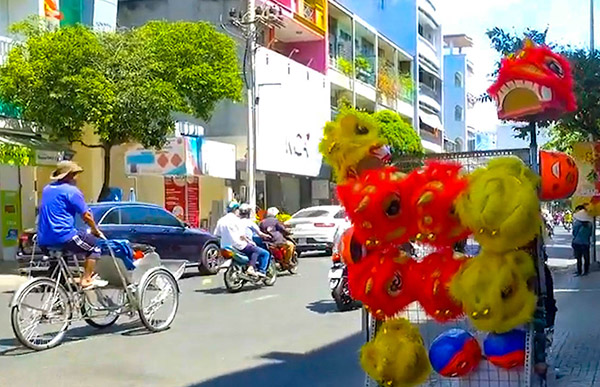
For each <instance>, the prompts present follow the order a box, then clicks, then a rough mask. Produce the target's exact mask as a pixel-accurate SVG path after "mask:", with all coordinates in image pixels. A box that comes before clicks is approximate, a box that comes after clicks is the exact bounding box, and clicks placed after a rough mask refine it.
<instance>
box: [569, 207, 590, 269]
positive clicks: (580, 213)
mask: <svg viewBox="0 0 600 387" xmlns="http://www.w3.org/2000/svg"><path fill="white" fill-rule="evenodd" d="M592 222H593V219H592V217H591V216H590V214H588V212H587V209H586V206H585V205H580V206H577V207H576V208H575V213H574V214H573V243H572V246H573V255H575V258H576V259H577V273H576V275H577V276H581V275H587V274H588V273H589V271H590V240H591V237H592V229H593V227H592Z"/></svg>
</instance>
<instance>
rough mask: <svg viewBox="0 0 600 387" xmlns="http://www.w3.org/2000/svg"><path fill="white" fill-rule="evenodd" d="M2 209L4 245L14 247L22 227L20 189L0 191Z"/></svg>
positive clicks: (0, 209)
mask: <svg viewBox="0 0 600 387" xmlns="http://www.w3.org/2000/svg"><path fill="white" fill-rule="evenodd" d="M0 206H1V208H0V211H2V212H1V217H2V245H3V246H4V247H14V246H16V245H17V242H18V239H19V230H20V229H21V208H20V207H21V206H20V203H19V191H0Z"/></svg>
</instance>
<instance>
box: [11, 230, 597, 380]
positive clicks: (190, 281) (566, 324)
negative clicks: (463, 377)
mask: <svg viewBox="0 0 600 387" xmlns="http://www.w3.org/2000/svg"><path fill="white" fill-rule="evenodd" d="M556 232H557V234H556V236H555V238H554V241H553V243H552V244H550V245H548V253H549V255H550V257H551V260H550V261H551V265H552V266H553V268H552V271H553V276H554V280H555V296H556V299H557V302H558V308H559V312H558V316H557V322H556V332H555V336H554V345H553V350H552V354H551V356H550V359H549V360H550V364H551V366H552V367H553V368H556V369H557V370H556V375H557V377H558V380H557V384H556V385H558V386H600V372H599V370H600V345H598V342H600V324H598V321H600V309H599V308H597V307H590V306H591V305H598V302H597V298H598V295H599V294H600V272H598V271H594V272H592V274H591V275H590V276H588V277H582V278H575V277H574V276H573V271H574V266H573V263H574V261H572V260H570V259H569V258H570V255H571V251H570V249H569V248H568V245H569V241H570V236H569V234H568V233H567V232H566V231H564V230H563V229H562V228H560V227H557V228H556ZM329 267H330V260H329V258H328V257H304V258H301V260H300V271H299V274H298V275H296V276H290V275H285V274H284V275H282V276H280V277H279V278H278V281H277V283H276V284H275V286H274V287H271V288H266V287H263V288H256V289H255V288H251V287H248V288H245V290H244V291H242V292H241V293H239V294H229V293H227V292H226V291H225V288H224V285H223V281H222V275H217V276H215V277H201V276H197V275H195V274H192V273H193V272H190V273H191V275H188V276H187V277H186V278H185V279H183V280H182V281H181V286H182V294H181V304H180V307H179V312H178V315H177V318H176V320H175V322H174V324H173V326H172V328H171V329H169V330H168V331H166V332H162V333H158V334H149V333H147V332H146V330H145V329H144V328H142V327H141V325H140V324H139V322H137V321H129V320H127V318H126V317H123V318H122V320H120V324H119V325H117V326H114V327H112V328H109V329H108V330H105V331H97V330H95V329H93V328H90V327H88V326H86V325H85V324H82V323H77V324H73V325H72V328H71V330H70V331H69V333H68V338H67V340H65V342H64V343H63V344H62V345H61V346H59V347H57V348H54V349H51V350H48V351H44V352H39V353H32V352H30V351H27V350H25V349H23V348H21V347H19V346H18V345H17V344H16V342H15V339H13V333H12V330H11V328H10V323H9V309H8V308H7V307H2V308H0V356H1V361H0V386H5V385H11V386H15V387H20V386H35V385H44V386H48V387H55V386H106V385H111V386H140V385H143V386H161V387H162V386H173V387H187V386H198V387H204V386H206V387H219V386H223V387H225V386H263V387H279V386H286V387H287V386H291V387H296V386H298V387H300V386H344V387H346V386H348V387H359V386H362V385H363V381H364V375H363V373H362V372H361V370H360V367H359V365H358V361H357V359H358V350H359V348H360V346H361V345H362V343H363V337H362V335H361V334H360V327H361V321H360V312H359V311H353V312H348V313H338V312H336V311H335V304H334V303H333V301H332V300H331V298H330V295H329V289H328V286H327V271H328V269H329ZM592 268H594V269H597V267H596V265H592ZM10 297H11V292H10V291H5V292H3V293H1V294H0V305H3V306H6V305H7V304H8V302H9V300H10Z"/></svg>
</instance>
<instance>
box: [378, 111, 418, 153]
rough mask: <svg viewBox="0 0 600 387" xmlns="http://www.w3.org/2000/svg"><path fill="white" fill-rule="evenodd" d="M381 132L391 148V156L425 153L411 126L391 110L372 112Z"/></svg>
mask: <svg viewBox="0 0 600 387" xmlns="http://www.w3.org/2000/svg"><path fill="white" fill-rule="evenodd" d="M374 117H375V119H376V120H377V122H378V123H379V129H380V130H381V134H382V135H383V137H385V138H386V139H387V141H388V144H389V146H390V148H391V149H392V156H393V158H395V159H397V158H398V157H400V156H405V155H415V156H421V155H423V154H424V153H425V151H424V149H423V144H422V143H421V139H420V138H419V135H418V134H417V132H415V130H414V129H413V127H412V126H411V125H410V124H409V123H408V122H406V121H405V120H403V119H402V117H400V115H399V114H398V113H396V112H394V111H392V110H381V111H378V112H376V113H375V114H374Z"/></svg>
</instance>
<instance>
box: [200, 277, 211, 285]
mask: <svg viewBox="0 0 600 387" xmlns="http://www.w3.org/2000/svg"><path fill="white" fill-rule="evenodd" d="M208 284H212V279H210V278H205V279H203V280H202V285H208Z"/></svg>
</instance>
